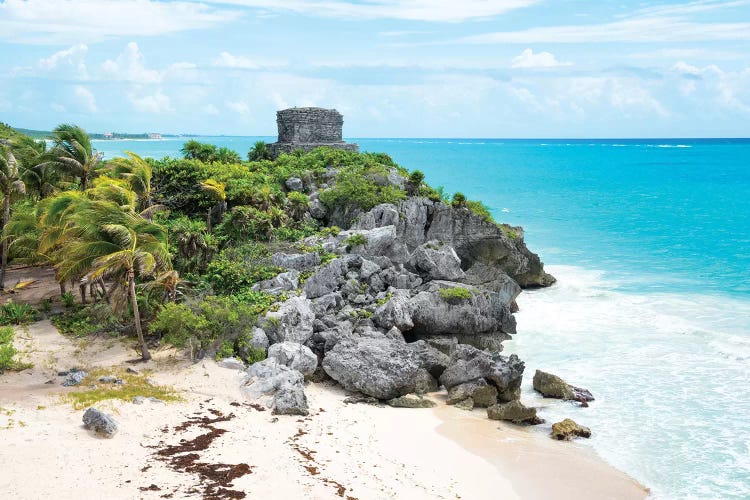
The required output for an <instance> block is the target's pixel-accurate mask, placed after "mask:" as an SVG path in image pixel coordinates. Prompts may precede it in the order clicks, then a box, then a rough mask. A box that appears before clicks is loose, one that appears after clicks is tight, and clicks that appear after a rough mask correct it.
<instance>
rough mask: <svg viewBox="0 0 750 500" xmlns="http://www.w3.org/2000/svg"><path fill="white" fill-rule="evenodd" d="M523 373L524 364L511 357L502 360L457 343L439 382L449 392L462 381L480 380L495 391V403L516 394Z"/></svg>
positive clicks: (499, 357)
mask: <svg viewBox="0 0 750 500" xmlns="http://www.w3.org/2000/svg"><path fill="white" fill-rule="evenodd" d="M523 370H524V363H523V361H521V360H520V359H518V356H516V355H515V354H511V355H510V356H509V357H505V356H502V355H500V354H497V353H493V354H490V353H487V352H485V351H480V350H479V349H476V348H474V347H471V346H468V345H463V344H459V345H458V346H456V348H455V349H454V351H453V353H452V354H451V356H450V364H449V366H448V368H446V370H445V371H444V372H443V374H442V375H441V376H440V382H441V383H442V384H443V385H444V386H445V388H446V389H448V390H450V389H452V388H453V387H455V386H457V385H460V384H463V383H466V382H472V381H475V380H478V379H484V380H485V381H486V382H487V383H489V384H492V385H494V386H495V387H496V388H497V391H498V400H499V401H510V400H513V399H517V397H518V396H519V395H520V388H521V380H522V378H523Z"/></svg>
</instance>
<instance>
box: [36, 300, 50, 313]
mask: <svg viewBox="0 0 750 500" xmlns="http://www.w3.org/2000/svg"><path fill="white" fill-rule="evenodd" d="M39 309H41V310H42V312H45V313H48V312H50V311H51V310H52V300H51V299H42V301H41V302H40V303H39Z"/></svg>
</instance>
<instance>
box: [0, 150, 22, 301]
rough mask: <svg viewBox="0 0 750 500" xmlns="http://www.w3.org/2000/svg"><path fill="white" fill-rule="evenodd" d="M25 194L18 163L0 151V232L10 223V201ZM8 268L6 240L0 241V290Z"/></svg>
mask: <svg viewBox="0 0 750 500" xmlns="http://www.w3.org/2000/svg"><path fill="white" fill-rule="evenodd" d="M16 193H19V194H24V193H26V185H25V184H24V183H23V181H22V180H21V176H20V175H19V173H18V162H17V161H16V158H15V156H13V153H12V152H11V151H10V149H8V148H5V147H3V148H2V150H0V194H2V197H3V220H2V227H0V230H2V229H4V228H5V225H6V224H7V223H8V222H9V221H10V199H11V197H12V196H13V195H14V194H16ZM7 267H8V238H3V240H2V258H0V290H2V289H4V288H5V269H6V268H7Z"/></svg>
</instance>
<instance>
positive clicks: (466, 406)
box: [456, 398, 474, 411]
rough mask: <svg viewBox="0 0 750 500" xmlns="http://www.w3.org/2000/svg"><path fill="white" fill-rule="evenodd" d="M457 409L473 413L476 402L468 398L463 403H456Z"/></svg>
mask: <svg viewBox="0 0 750 500" xmlns="http://www.w3.org/2000/svg"><path fill="white" fill-rule="evenodd" d="M456 408H458V409H459V410H466V411H471V410H473V409H474V400H473V399H471V398H466V399H464V400H463V401H459V402H458V403H456Z"/></svg>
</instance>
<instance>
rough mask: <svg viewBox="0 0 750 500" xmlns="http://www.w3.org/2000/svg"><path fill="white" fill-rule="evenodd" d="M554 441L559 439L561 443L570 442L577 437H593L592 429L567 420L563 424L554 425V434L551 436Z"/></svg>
mask: <svg viewBox="0 0 750 500" xmlns="http://www.w3.org/2000/svg"><path fill="white" fill-rule="evenodd" d="M550 436H551V437H552V439H558V440H560V441H570V440H571V439H573V438H575V437H584V438H589V437H591V429H589V428H588V427H584V426H583V425H578V424H577V423H575V421H573V420H571V419H569V418H566V419H565V420H563V421H562V422H557V423H554V424H552V433H551V434H550Z"/></svg>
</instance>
